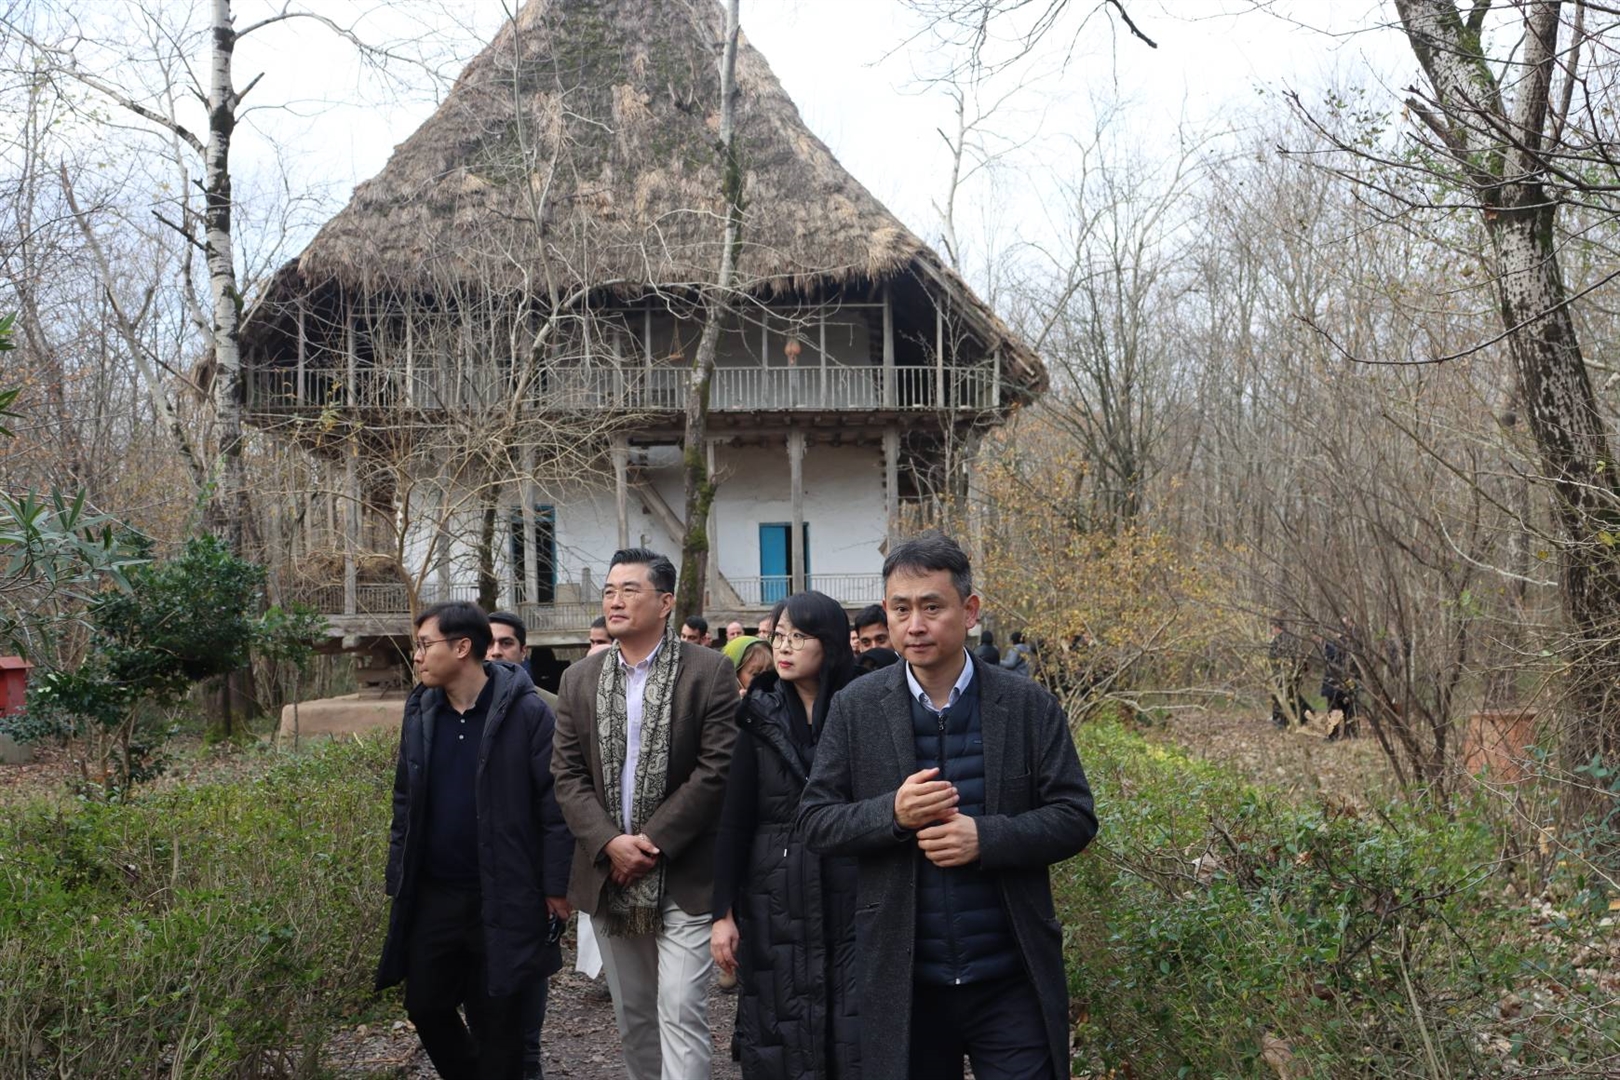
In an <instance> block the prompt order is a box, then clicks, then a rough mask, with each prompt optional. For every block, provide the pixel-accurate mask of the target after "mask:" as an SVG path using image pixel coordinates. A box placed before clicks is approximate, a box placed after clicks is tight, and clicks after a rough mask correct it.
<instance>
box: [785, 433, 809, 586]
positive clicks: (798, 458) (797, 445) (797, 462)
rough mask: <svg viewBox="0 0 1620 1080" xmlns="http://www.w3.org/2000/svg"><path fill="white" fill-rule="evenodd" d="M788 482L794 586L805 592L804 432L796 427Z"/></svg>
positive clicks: (789, 443)
mask: <svg viewBox="0 0 1620 1080" xmlns="http://www.w3.org/2000/svg"><path fill="white" fill-rule="evenodd" d="M787 449H788V484H789V487H790V489H791V490H792V493H793V495H792V498H793V531H792V532H791V533H790V534H789V535H788V550H789V551H791V552H793V566H792V570H793V588H792V591H793V592H796V593H800V592H804V590H805V583H804V556H805V551H804V432H803V431H801V430H799V429H798V428H794V429H792V430H791V431H789V432H788V437H787Z"/></svg>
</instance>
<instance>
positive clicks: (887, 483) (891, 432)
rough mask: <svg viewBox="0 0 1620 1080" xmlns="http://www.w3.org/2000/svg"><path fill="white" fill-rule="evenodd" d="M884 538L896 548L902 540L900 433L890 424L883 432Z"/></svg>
mask: <svg viewBox="0 0 1620 1080" xmlns="http://www.w3.org/2000/svg"><path fill="white" fill-rule="evenodd" d="M883 511H884V516H885V518H886V524H885V525H884V536H885V539H886V540H887V541H888V544H889V546H890V547H891V548H892V547H894V545H895V543H896V541H898V540H899V539H900V432H898V431H897V430H895V427H894V425H893V424H890V425H889V426H888V427H887V428H885V429H884V432H883Z"/></svg>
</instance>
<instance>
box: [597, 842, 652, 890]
mask: <svg viewBox="0 0 1620 1080" xmlns="http://www.w3.org/2000/svg"><path fill="white" fill-rule="evenodd" d="M602 850H603V851H604V852H606V854H607V857H608V861H609V862H611V863H612V864H613V870H612V872H611V873H610V874H609V875H608V876H609V877H611V878H612V879H613V883H614V884H615V885H629V884H631V883H632V882H635V881H638V880H640V879H641V878H643V877H646V876H647V875H648V874H649V873H651V872H652V868H653V867H655V866H657V865H658V855H659V851H658V845H656V844H654V843H653V842H652V841H651V840H649V839H647V838H646V837H645V836H642V835H640V834H639V833H638V834H637V835H635V836H631V835H629V834H628V833H624V834H621V835H619V836H615V837H614V838H613V839H611V840H609V841H608V842H607V847H605V848H603V849H602Z"/></svg>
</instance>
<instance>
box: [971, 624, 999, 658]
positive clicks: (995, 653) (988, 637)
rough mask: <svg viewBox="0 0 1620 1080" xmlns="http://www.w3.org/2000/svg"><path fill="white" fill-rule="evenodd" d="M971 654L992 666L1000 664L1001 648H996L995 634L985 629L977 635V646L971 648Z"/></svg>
mask: <svg viewBox="0 0 1620 1080" xmlns="http://www.w3.org/2000/svg"><path fill="white" fill-rule="evenodd" d="M973 655H974V656H977V657H978V658H979V659H980V660H983V661H984V662H985V663H987V664H990V665H992V666H999V665H1000V664H1001V650H1000V649H998V648H996V635H994V634H992V633H991V632H990V631H988V630H986V631H984V633H982V634H980V635H979V647H978V648H977V649H974V650H973Z"/></svg>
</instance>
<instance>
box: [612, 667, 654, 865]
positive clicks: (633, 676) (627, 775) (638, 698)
mask: <svg viewBox="0 0 1620 1080" xmlns="http://www.w3.org/2000/svg"><path fill="white" fill-rule="evenodd" d="M663 647H664V639H663V638H659V639H658V644H657V645H654V646H653V651H652V652H650V653H648V654H647V658H646V659H645V660H643V661H642V662H641V663H639V664H637V665H635V666H634V667H631V666H630V665H629V664H627V663H625V661H624V654H623V653H620V654H619V666H620V667H622V668H623V669H624V714H625V718H626V724H625V729H624V740H625V746H624V772H623V773H621V774H620V776H619V803H620V809H621V810H622V812H623V817H624V831H625V832H627V833H632V832H634V831H635V830H634V828H633V827H632V825H631V823H630V803H631V796H633V795H634V794H635V790H636V763H637V762H639V761H640V760H641V712H642V706H643V705H644V704H645V703H646V700H647V677H648V676H649V675H651V674H652V666H653V660H654V659H655V658H656V657H657V656H658V650H659V649H662V648H663Z"/></svg>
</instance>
